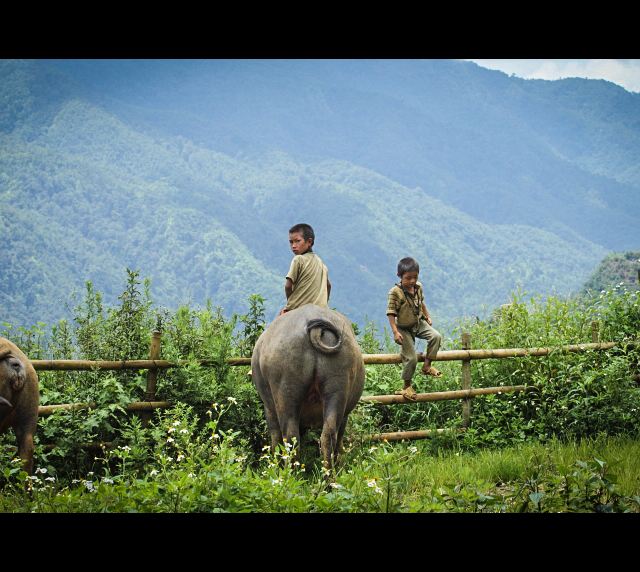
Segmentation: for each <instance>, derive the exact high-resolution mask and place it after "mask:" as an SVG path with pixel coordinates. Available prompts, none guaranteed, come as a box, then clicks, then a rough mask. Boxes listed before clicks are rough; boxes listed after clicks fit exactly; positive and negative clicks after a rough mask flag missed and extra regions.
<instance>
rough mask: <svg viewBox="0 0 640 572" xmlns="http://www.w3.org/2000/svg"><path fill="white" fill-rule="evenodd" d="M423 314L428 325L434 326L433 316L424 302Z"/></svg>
mask: <svg viewBox="0 0 640 572" xmlns="http://www.w3.org/2000/svg"><path fill="white" fill-rule="evenodd" d="M422 313H423V314H424V317H425V319H426V320H427V324H429V325H430V326H431V325H432V324H433V321H432V320H431V314H429V312H428V310H427V306H426V304H425V303H424V302H422Z"/></svg>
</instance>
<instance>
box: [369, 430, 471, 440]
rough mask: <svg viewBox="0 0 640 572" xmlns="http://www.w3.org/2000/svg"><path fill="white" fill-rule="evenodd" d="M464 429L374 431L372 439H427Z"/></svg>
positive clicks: (370, 437)
mask: <svg viewBox="0 0 640 572" xmlns="http://www.w3.org/2000/svg"><path fill="white" fill-rule="evenodd" d="M463 431H464V429H425V430H424V431H396V432H394V433H374V434H373V435H369V440H370V441H403V440H404V439H427V438H428V437H433V435H442V434H443V433H460V432H463Z"/></svg>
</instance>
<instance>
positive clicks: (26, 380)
mask: <svg viewBox="0 0 640 572" xmlns="http://www.w3.org/2000/svg"><path fill="white" fill-rule="evenodd" d="M39 404H40V393H39V387H38V375H37V374H36V371H35V370H34V369H33V366H32V365H31V362H30V361H29V358H27V356H26V355H24V354H23V353H22V352H21V351H20V349H19V348H18V346H16V345H15V344H14V343H13V342H10V341H9V340H7V339H6V338H0V433H4V432H5V431H6V430H7V429H9V427H12V428H13V431H14V433H15V435H16V440H17V442H18V455H19V456H20V458H21V459H22V461H23V467H24V470H25V471H27V473H29V474H31V472H32V471H33V436H34V435H35V432H36V427H37V424H38V405H39Z"/></svg>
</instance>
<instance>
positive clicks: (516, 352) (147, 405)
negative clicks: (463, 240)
mask: <svg viewBox="0 0 640 572" xmlns="http://www.w3.org/2000/svg"><path fill="white" fill-rule="evenodd" d="M594 324H595V323H594ZM594 324H592V326H594ZM595 325H596V326H597V324H595ZM593 329H594V331H593V332H592V339H593V342H594V343H588V344H573V345H565V346H555V347H542V348H500V349H476V350H472V349H466V348H469V346H470V340H469V339H468V334H466V336H467V339H466V341H465V338H464V336H463V347H464V348H465V349H462V350H445V351H440V352H438V354H437V355H436V357H435V361H454V360H461V361H462V362H463V389H461V390H455V391H439V392H433V393H419V394H417V396H416V399H415V400H408V399H406V398H405V397H403V396H402V395H370V396H364V397H362V398H361V399H360V401H363V402H375V403H380V404H398V403H403V404H407V403H415V402H428V401H441V400H449V399H462V400H463V417H464V420H463V421H464V423H463V425H464V427H467V426H468V425H469V416H470V409H469V408H470V401H469V400H470V399H471V398H473V397H476V396H478V395H491V394H501V393H510V392H519V391H527V390H531V389H533V387H530V386H525V385H515V386H502V387H485V388H477V389H471V388H470V381H471V380H470V377H469V376H470V369H469V364H470V362H471V360H474V359H502V358H515V357H533V356H546V355H551V354H555V353H560V354H564V353H573V352H585V351H590V350H607V349H611V348H613V347H615V346H617V345H618V343H617V342H603V343H600V342H598V336H597V327H595V328H593ZM637 343H638V342H631V344H633V345H636V344H637ZM159 356H160V333H159V332H154V338H153V341H152V346H151V349H150V355H149V357H150V358H158V357H159ZM362 358H363V361H364V363H365V365H377V364H398V363H402V358H401V357H400V354H363V355H362ZM424 359H425V355H424V353H419V354H418V361H424ZM31 363H32V365H33V367H34V369H36V370H40V371H96V370H141V369H146V370H148V374H147V392H146V394H145V399H148V401H141V402H134V403H130V404H129V405H127V406H126V409H127V410H128V411H139V412H142V413H141V414H142V415H148V414H147V413H146V412H148V411H151V410H153V409H156V408H166V407H170V406H171V403H170V402H168V401H154V398H155V379H156V375H157V371H158V370H159V369H169V368H176V367H188V366H190V365H194V364H195V365H198V366H202V367H214V366H217V365H220V362H219V361H216V360H197V361H193V360H191V361H188V360H180V361H169V360H162V359H144V360H143V359H141V360H31ZM224 363H225V364H227V365H230V366H250V365H251V358H250V357H232V358H228V359H226V360H225V361H224ZM465 371H466V374H467V377H469V379H467V380H466V383H465V379H464V377H465V375H464V374H465ZM95 407H97V405H96V404H95V403H67V404H59V405H44V406H40V407H39V411H38V413H39V415H42V416H45V415H51V414H53V413H55V412H56V411H73V410H78V409H92V408H95ZM462 430H464V428H463V429H462ZM445 431H451V430H450V429H437V430H435V431H434V430H428V431H401V432H395V433H379V434H375V435H370V436H369V437H370V439H372V440H386V441H399V440H402V439H422V438H426V437H429V436H431V435H433V434H434V433H435V434H439V433H443V432H445Z"/></svg>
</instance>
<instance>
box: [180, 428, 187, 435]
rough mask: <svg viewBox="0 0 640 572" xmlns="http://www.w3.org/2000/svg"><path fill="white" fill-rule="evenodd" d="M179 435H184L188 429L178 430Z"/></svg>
mask: <svg viewBox="0 0 640 572" xmlns="http://www.w3.org/2000/svg"><path fill="white" fill-rule="evenodd" d="M180 433H181V434H182V435H186V434H187V433H189V430H188V429H180Z"/></svg>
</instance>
